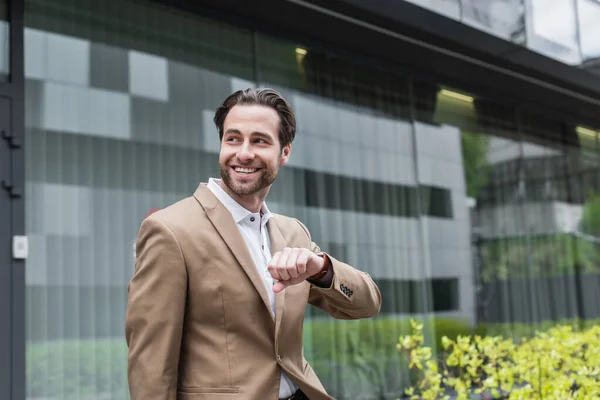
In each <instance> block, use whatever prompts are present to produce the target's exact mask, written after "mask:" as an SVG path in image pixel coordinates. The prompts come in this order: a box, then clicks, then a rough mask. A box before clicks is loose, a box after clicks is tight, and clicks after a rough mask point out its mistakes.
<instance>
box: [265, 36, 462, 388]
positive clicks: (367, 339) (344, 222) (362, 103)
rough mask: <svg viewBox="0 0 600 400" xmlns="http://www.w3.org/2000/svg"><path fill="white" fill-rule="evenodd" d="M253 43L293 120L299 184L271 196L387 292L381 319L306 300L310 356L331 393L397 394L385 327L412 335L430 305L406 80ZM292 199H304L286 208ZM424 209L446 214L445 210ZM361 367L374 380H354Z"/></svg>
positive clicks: (398, 377)
mask: <svg viewBox="0 0 600 400" xmlns="http://www.w3.org/2000/svg"><path fill="white" fill-rule="evenodd" d="M256 44H257V46H256V48H257V64H258V71H257V75H258V78H259V83H260V85H261V86H271V87H276V88H278V89H279V90H280V91H281V92H282V93H284V95H286V96H287V98H288V100H289V101H290V102H291V104H292V106H293V107H294V109H295V113H296V120H297V123H298V132H297V136H296V139H295V140H294V147H293V149H294V150H293V156H292V157H291V160H290V164H291V165H290V164H288V166H291V167H293V168H294V169H295V173H294V181H293V182H294V183H293V184H289V185H284V184H282V183H279V184H276V185H275V187H274V188H273V189H274V190H273V191H272V192H271V193H270V194H269V197H270V198H271V199H273V200H272V201H277V202H278V206H279V207H284V208H285V209H289V210H290V212H292V213H293V214H294V215H297V216H298V217H299V218H300V219H302V220H305V221H306V223H307V226H308V227H309V228H310V229H311V234H312V235H313V238H314V240H315V241H316V242H317V243H319V244H320V245H321V247H322V248H323V249H326V250H327V251H330V252H331V253H332V254H336V253H338V254H343V255H344V256H346V257H347V258H346V260H347V261H348V262H349V263H350V264H355V265H358V266H360V268H362V269H364V270H365V271H367V272H368V273H369V274H370V275H371V276H372V277H373V278H374V279H375V280H376V281H377V283H378V284H379V285H380V289H381V290H382V293H383V298H384V299H385V304H384V305H383V308H382V310H383V311H382V313H381V317H380V318H378V319H375V320H365V321H361V322H360V324H347V323H345V322H341V321H331V320H329V319H324V318H323V317H324V315H323V313H322V312H319V311H318V310H316V309H312V308H309V310H308V313H307V321H306V323H305V356H306V357H307V359H308V360H309V361H310V362H311V365H313V368H314V369H315V371H316V373H317V375H318V376H319V378H320V379H321V380H322V382H323V384H324V385H325V387H326V388H327V389H328V390H329V392H330V394H331V395H332V396H333V397H335V398H339V399H344V398H356V397H357V396H359V397H360V396H362V395H364V396H373V395H374V394H379V395H380V396H383V397H394V396H396V397H397V396H399V395H401V394H402V392H403V389H404V388H405V387H406V385H407V384H408V382H409V375H408V371H407V370H406V366H405V364H404V361H403V358H402V355H400V354H398V353H395V352H389V351H387V350H386V349H387V348H388V347H389V346H390V345H392V346H393V344H392V341H391V340H390V339H389V338H388V333H389V335H391V336H398V335H400V334H402V333H403V332H404V333H405V332H407V330H406V329H407V327H408V315H413V316H414V315H423V314H426V315H429V314H431V313H432V312H433V311H434V303H433V302H432V300H431V287H432V285H433V284H434V283H433V281H432V279H430V277H428V276H427V275H426V274H424V273H423V271H424V269H423V268H419V267H417V265H421V266H422V265H423V260H424V257H423V254H422V253H421V251H420V249H419V243H420V238H419V236H418V235H419V226H418V225H419V222H418V217H419V215H418V209H419V203H418V199H419V193H418V186H417V184H416V176H415V166H414V162H415V158H414V151H413V147H414V144H413V136H412V129H411V124H410V122H409V115H410V109H409V99H408V80H407V79H406V77H403V76H399V75H398V74H395V73H392V72H389V71H387V70H384V69H382V68H379V69H377V68H374V67H372V66H365V65H361V64H358V63H355V62H351V61H350V60H347V59H342V58H339V57H336V56H333V55H330V54H326V53H323V52H322V51H319V50H318V49H313V48H310V47H306V46H303V45H301V44H296V43H290V42H286V41H282V40H278V39H274V38H271V37H266V36H263V35H260V34H259V35H257V42H256ZM288 176H289V175H288ZM428 189H429V191H428V194H429V197H428V198H427V199H428V200H430V199H432V198H434V199H437V198H442V199H443V200H444V201H446V203H447V202H448V200H447V198H448V197H449V196H448V194H447V193H446V192H447V191H444V190H436V189H437V188H430V187H428ZM293 193H297V195H296V194H293ZM290 195H291V196H292V197H294V198H297V199H298V200H299V201H297V202H296V203H295V204H287V200H286V196H290ZM435 204H438V203H435ZM290 206H292V207H290ZM427 212H428V213H430V214H435V215H438V214H439V215H441V218H446V219H447V218H449V217H448V213H449V210H448V209H447V208H443V207H438V208H436V207H429V208H428V209H427ZM435 284H436V285H438V286H439V287H440V292H441V294H440V296H437V297H436V298H435V300H436V303H435V304H438V306H439V309H440V310H446V309H447V308H450V309H452V310H454V311H455V310H456V308H457V302H456V301H455V300H456V291H455V287H456V284H454V283H453V282H452V281H450V282H441V283H438V282H437V281H435ZM436 287H437V286H436ZM442 303H443V304H442ZM403 316H405V317H403ZM384 332H388V333H384ZM428 332H430V333H431V332H432V329H431V327H429V328H428ZM356 346H359V347H356ZM326 348H329V349H333V351H331V350H328V349H326ZM323 350H325V351H323ZM385 366H388V367H385ZM389 368H393V369H394V370H395V371H397V372H396V373H395V374H390V373H388V372H387V370H388V369H389ZM365 370H369V371H372V373H373V374H376V376H377V377H376V378H375V379H377V380H378V381H379V382H381V384H380V385H378V384H376V383H375V381H373V380H371V379H365V378H361V376H363V375H362V374H363V372H362V371H365Z"/></svg>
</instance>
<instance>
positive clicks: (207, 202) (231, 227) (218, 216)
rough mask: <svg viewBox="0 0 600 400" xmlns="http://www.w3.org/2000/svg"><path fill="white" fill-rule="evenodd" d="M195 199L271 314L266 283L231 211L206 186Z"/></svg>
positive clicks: (196, 193)
mask: <svg viewBox="0 0 600 400" xmlns="http://www.w3.org/2000/svg"><path fill="white" fill-rule="evenodd" d="M194 197H195V198H196V199H197V200H198V201H199V202H200V204H202V206H203V207H204V210H205V211H206V215H207V216H208V218H209V219H210V220H211V222H212V223H213V225H214V226H215V228H216V229H217V231H218V232H219V234H220V235H221V237H222V238H223V240H224V241H225V243H226V244H227V246H228V247H229V249H231V252H232V253H233V255H234V256H235V258H236V259H237V261H238V262H239V264H240V265H241V266H242V268H243V269H244V272H246V275H248V278H250V281H251V282H252V284H253V285H254V288H255V289H256V290H257V291H258V293H259V294H260V297H261V298H262V300H263V302H264V303H265V306H266V307H267V309H268V310H269V312H271V305H270V302H269V296H268V295H267V289H266V288H265V284H264V281H263V280H262V278H261V276H260V274H259V272H258V269H257V268H256V265H255V264H254V260H253V259H252V255H251V254H250V251H249V250H248V248H247V247H246V245H245V243H246V242H245V241H244V238H243V237H242V234H241V233H240V231H239V229H238V227H237V225H236V224H235V221H234V220H233V218H232V217H231V213H230V212H229V210H227V208H226V207H225V206H224V205H223V204H222V203H221V202H220V201H219V200H218V199H217V198H216V197H215V196H214V195H213V193H212V192H211V191H210V189H208V188H207V187H206V185H205V184H201V185H200V186H199V187H198V189H197V190H196V192H195V193H194Z"/></svg>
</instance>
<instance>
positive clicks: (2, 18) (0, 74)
mask: <svg viewBox="0 0 600 400" xmlns="http://www.w3.org/2000/svg"><path fill="white" fill-rule="evenodd" d="M9 68H10V32H9V24H8V0H0V82H2V81H6V80H8V74H9V71H10V69H9Z"/></svg>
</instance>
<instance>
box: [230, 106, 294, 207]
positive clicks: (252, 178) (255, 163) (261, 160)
mask: <svg viewBox="0 0 600 400" xmlns="http://www.w3.org/2000/svg"><path fill="white" fill-rule="evenodd" d="M278 132H279V115H278V114H277V112H276V111H275V110H273V109H272V108H269V107H264V106H260V105H236V106H234V107H233V108H232V109H231V110H230V111H229V113H228V114H227V117H226V118H225V121H224V123H223V139H222V141H221V152H220V154H219V165H220V167H221V178H222V179H223V183H225V185H227V187H228V188H229V189H230V190H231V191H232V192H233V193H234V194H236V195H238V196H248V195H253V194H256V193H259V192H261V191H266V192H268V189H269V188H270V186H271V184H272V183H273V182H274V181H275V178H276V177H277V173H278V171H279V167H280V166H281V165H284V164H286V163H287V162H288V159H289V155H290V150H291V146H290V145H287V146H285V147H284V148H283V149H282V148H281V145H280V142H279V134H278ZM263 193H264V192H263ZM264 194H266V193H264Z"/></svg>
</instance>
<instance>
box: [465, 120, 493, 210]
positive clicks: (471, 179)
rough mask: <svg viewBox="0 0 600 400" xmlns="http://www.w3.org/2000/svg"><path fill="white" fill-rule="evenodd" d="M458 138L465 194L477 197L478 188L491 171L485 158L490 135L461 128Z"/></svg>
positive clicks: (486, 179)
mask: <svg viewBox="0 0 600 400" xmlns="http://www.w3.org/2000/svg"><path fill="white" fill-rule="evenodd" d="M460 138H461V145H462V153H463V166H464V169H465V181H466V184H467V196H469V197H473V198H477V195H478V194H479V189H480V188H481V187H482V186H484V185H485V184H486V183H487V182H488V179H489V175H490V172H491V167H490V165H489V163H488V160H487V156H488V154H487V153H488V147H489V144H490V136H488V135H484V134H481V133H472V132H467V131H464V130H463V131H461V136H460Z"/></svg>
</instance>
